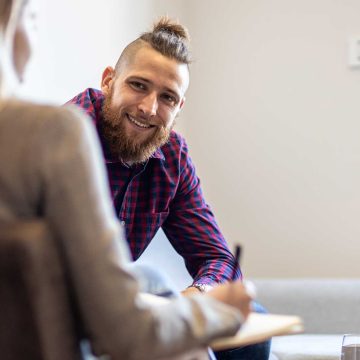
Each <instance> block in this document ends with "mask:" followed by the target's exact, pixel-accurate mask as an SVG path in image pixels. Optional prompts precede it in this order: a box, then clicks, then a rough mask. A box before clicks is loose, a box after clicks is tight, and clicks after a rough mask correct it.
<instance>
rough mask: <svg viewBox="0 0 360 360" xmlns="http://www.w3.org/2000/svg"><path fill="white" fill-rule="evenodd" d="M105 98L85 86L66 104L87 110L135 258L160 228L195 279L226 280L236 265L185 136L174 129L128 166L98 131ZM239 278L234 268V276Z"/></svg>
mask: <svg viewBox="0 0 360 360" xmlns="http://www.w3.org/2000/svg"><path fill="white" fill-rule="evenodd" d="M103 100H104V96H103V94H102V92H101V91H99V90H95V89H86V90H85V91H84V92H82V93H80V94H79V95H77V96H76V97H74V98H73V99H72V100H70V101H69V103H73V104H76V105H78V106H80V107H81V108H82V109H83V110H85V112H86V113H87V114H88V115H89V116H90V117H91V118H92V120H93V122H94V124H95V126H96V128H97V130H98V133H99V137H100V141H101V144H102V147H103V152H104V156H105V162H106V167H107V171H108V177H109V184H110V188H111V194H112V198H113V202H114V206H115V209H116V213H117V215H118V217H119V219H120V221H122V222H123V224H124V225H125V228H126V237H127V241H128V243H129V246H130V249H131V253H132V256H133V258H134V260H136V259H137V258H139V256H140V255H141V254H142V253H143V251H144V250H145V249H146V247H147V246H148V245H149V243H150V242H151V240H152V239H153V237H154V236H155V234H156V232H157V231H158V230H159V228H160V227H161V228H162V229H163V231H164V233H165V234H166V236H167V238H168V239H169V241H170V242H171V244H172V246H173V247H174V248H175V250H176V251H177V252H178V253H179V254H180V255H181V256H182V257H183V258H184V260H185V265H186V268H187V270H188V271H189V273H190V275H191V276H192V277H193V279H194V283H196V284H209V285H211V284H214V283H221V282H224V281H226V280H229V279H230V278H231V277H232V275H233V269H234V267H237V265H236V264H235V260H234V257H233V255H232V254H231V252H230V251H229V248H228V246H227V244H226V241H225V239H224V237H223V235H222V234H221V232H220V229H219V227H218V225H217V223H216V221H215V218H214V215H213V213H212V212H211V210H210V208H209V206H208V205H207V204H206V202H205V200H204V197H203V194H202V190H201V187H200V180H199V178H198V177H197V176H196V173H195V168H194V165H193V163H192V161H191V158H190V157H189V155H188V148H187V145H186V142H185V140H184V138H182V137H181V136H180V135H179V134H177V133H176V132H174V131H172V132H171V135H170V139H169V141H168V142H167V143H166V144H165V145H163V146H162V147H161V148H159V149H158V150H157V151H156V152H155V153H154V154H153V155H152V156H151V158H150V159H149V160H148V161H147V162H145V163H144V164H138V165H135V166H131V167H128V166H126V165H124V164H123V163H122V162H121V161H119V160H115V159H114V158H112V157H111V154H110V152H109V150H108V148H107V146H106V143H105V141H104V139H103V138H102V136H101V133H100V132H99V128H100V126H99V124H100V123H101V121H102V112H101V108H102V104H103ZM240 277H241V272H240V269H239V268H238V267H237V269H236V272H235V278H240Z"/></svg>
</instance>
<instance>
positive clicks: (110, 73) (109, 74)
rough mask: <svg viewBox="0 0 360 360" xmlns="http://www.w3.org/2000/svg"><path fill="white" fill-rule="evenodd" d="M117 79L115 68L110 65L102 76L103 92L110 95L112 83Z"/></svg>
mask: <svg viewBox="0 0 360 360" xmlns="http://www.w3.org/2000/svg"><path fill="white" fill-rule="evenodd" d="M114 79H115V70H114V68H112V67H111V66H108V67H107V68H106V69H105V70H104V71H103V74H102V77H101V90H102V92H103V94H104V95H105V96H106V95H109V94H110V91H111V85H112V83H113V81H114Z"/></svg>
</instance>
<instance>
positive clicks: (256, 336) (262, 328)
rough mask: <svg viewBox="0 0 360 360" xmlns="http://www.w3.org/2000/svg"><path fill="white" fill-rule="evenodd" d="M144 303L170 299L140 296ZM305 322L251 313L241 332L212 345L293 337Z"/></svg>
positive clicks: (226, 346)
mask: <svg viewBox="0 0 360 360" xmlns="http://www.w3.org/2000/svg"><path fill="white" fill-rule="evenodd" d="M140 298H141V300H142V301H144V302H147V303H150V304H152V305H155V304H158V305H161V304H166V303H168V301H169V299H166V298H163V297H159V296H154V295H150V294H140ZM303 330H304V325H303V321H302V319H301V318H300V317H299V316H295V315H277V314H258V313H255V312H253V313H251V314H250V315H249V316H248V318H247V320H246V322H245V323H244V324H243V325H242V326H241V328H240V330H239V331H238V332H237V333H236V334H235V335H234V336H229V337H224V338H219V339H217V340H215V341H213V342H212V343H211V344H210V347H211V348H212V349H214V350H216V351H218V350H225V349H231V348H235V347H239V346H244V345H250V344H255V343H259V342H262V341H265V340H268V339H270V338H271V337H274V336H280V335H291V334H298V333H301V332H303Z"/></svg>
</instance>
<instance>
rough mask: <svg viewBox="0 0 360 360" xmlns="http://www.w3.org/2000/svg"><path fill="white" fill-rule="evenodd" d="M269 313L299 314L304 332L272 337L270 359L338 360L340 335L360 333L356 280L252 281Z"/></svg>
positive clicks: (359, 289)
mask: <svg viewBox="0 0 360 360" xmlns="http://www.w3.org/2000/svg"><path fill="white" fill-rule="evenodd" d="M253 282H254V283H255V285H256V287H257V292H258V296H257V300H258V301H259V302H260V303H261V304H263V305H264V306H265V307H266V308H267V309H268V311H269V312H271V313H275V314H276V313H278V314H294V315H299V316H301V317H302V318H303V320H304V325H305V332H304V333H303V334H300V335H291V336H282V337H275V338H273V341H272V354H271V359H272V360H338V359H339V358H340V354H341V342H342V335H343V334H345V333H360V280H355V279H354V280H352V279H254V280H253Z"/></svg>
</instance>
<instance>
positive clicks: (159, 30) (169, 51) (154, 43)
mask: <svg viewBox="0 0 360 360" xmlns="http://www.w3.org/2000/svg"><path fill="white" fill-rule="evenodd" d="M189 41H190V37H189V34H188V31H187V30H186V28H185V27H184V26H182V25H181V24H180V23H178V22H177V21H174V20H172V19H170V18H168V17H167V16H163V17H161V18H160V19H159V20H158V21H157V22H156V23H155V24H154V26H153V29H152V31H149V32H145V33H143V34H142V35H141V36H140V37H139V38H137V39H136V40H135V41H133V42H131V43H130V44H129V45H127V46H126V47H125V49H124V50H123V52H122V53H121V55H120V57H119V59H118V61H117V63H116V65H115V71H116V72H119V71H120V70H121V66H122V65H123V64H127V63H131V62H132V61H133V59H134V56H135V55H136V53H137V51H138V50H139V49H140V48H141V47H143V46H144V44H147V45H149V46H151V47H152V48H153V49H154V50H156V51H158V52H159V53H160V54H162V55H164V56H166V57H168V58H170V59H174V60H176V61H178V62H179V63H181V64H186V65H188V66H189V64H190V63H191V55H190V50H189V44H188V43H189Z"/></svg>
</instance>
